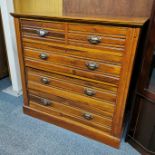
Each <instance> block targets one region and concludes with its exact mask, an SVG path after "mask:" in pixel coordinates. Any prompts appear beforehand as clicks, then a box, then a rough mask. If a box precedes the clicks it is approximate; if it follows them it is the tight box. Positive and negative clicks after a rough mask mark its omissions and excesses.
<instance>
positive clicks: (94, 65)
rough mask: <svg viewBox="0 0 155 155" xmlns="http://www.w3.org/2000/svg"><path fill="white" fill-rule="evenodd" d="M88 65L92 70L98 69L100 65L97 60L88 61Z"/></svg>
mask: <svg viewBox="0 0 155 155" xmlns="http://www.w3.org/2000/svg"><path fill="white" fill-rule="evenodd" d="M86 66H87V67H88V69H90V70H96V69H97V68H98V67H99V65H98V64H97V63H96V62H87V63H86Z"/></svg>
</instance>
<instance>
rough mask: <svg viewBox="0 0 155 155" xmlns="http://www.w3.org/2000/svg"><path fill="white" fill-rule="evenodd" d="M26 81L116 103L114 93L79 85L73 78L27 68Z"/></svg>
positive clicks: (87, 85)
mask: <svg viewBox="0 0 155 155" xmlns="http://www.w3.org/2000/svg"><path fill="white" fill-rule="evenodd" d="M27 79H28V81H33V82H37V83H40V84H43V85H46V86H49V87H53V88H58V89H63V90H66V91H68V92H73V93H77V94H80V95H82V96H87V97H89V98H94V99H97V100H103V101H108V102H111V103H113V104H115V102H116V92H112V91H109V90H106V89H101V88H97V87H96V86H95V84H94V86H92V84H91V85H90V83H88V84H84V83H79V81H78V80H77V79H75V78H70V77H68V78H66V77H64V76H61V75H54V74H48V73H46V72H43V71H38V70H34V69H29V68H27Z"/></svg>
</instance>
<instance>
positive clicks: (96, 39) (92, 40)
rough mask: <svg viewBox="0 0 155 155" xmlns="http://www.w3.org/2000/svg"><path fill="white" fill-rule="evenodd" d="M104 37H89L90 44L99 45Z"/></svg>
mask: <svg viewBox="0 0 155 155" xmlns="http://www.w3.org/2000/svg"><path fill="white" fill-rule="evenodd" d="M101 39H102V37H100V36H89V37H88V41H89V43H90V44H99V43H100V42H101Z"/></svg>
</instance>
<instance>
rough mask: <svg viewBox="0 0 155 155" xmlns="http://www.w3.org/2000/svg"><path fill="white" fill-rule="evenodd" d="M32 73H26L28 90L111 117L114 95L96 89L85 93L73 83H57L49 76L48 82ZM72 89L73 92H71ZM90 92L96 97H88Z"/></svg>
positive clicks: (81, 87) (82, 88)
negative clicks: (49, 95)
mask: <svg viewBox="0 0 155 155" xmlns="http://www.w3.org/2000/svg"><path fill="white" fill-rule="evenodd" d="M33 73H34V72H33V71H28V72H27V79H28V89H31V90H35V91H40V92H44V93H48V94H51V95H54V96H58V97H60V98H64V100H69V101H71V105H72V106H77V105H76V104H79V105H78V106H80V105H82V106H81V108H82V107H85V108H86V109H89V108H90V109H92V110H93V109H100V111H103V115H104V116H107V117H112V116H113V112H114V107H115V102H114V101H115V98H116V97H115V95H112V94H110V93H108V92H101V91H99V90H98V89H97V88H96V90H95V89H90V90H87V91H88V92H85V91H86V89H85V88H84V87H83V86H78V85H76V84H74V83H73V84H70V83H68V82H65V81H58V80H57V81H54V80H53V79H52V77H49V76H48V80H47V78H46V79H43V78H42V77H41V75H39V74H36V72H35V74H36V75H34V74H33ZM52 80H53V82H52ZM74 81H76V80H74ZM50 83H51V84H50ZM60 84H61V85H60ZM73 87H74V89H75V91H74V90H73ZM76 87H77V88H76ZM92 90H93V91H94V92H95V91H96V92H95V93H96V94H98V95H97V96H96V97H93V96H90V95H92V93H93V92H92ZM83 91H84V92H83ZM90 91H91V92H90ZM106 93H107V94H106ZM101 94H103V95H104V96H105V98H104V97H101V96H100V95H101ZM94 96H95V94H94ZM99 96H100V98H99ZM101 98H102V99H101ZM58 99H59V98H58ZM88 107H89V108H88ZM85 108H84V109H85ZM82 109H83V108H82ZM96 112H97V111H96Z"/></svg>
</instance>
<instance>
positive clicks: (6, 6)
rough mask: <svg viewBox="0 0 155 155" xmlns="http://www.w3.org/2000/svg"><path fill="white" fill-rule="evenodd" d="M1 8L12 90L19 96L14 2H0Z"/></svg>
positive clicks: (9, 0) (19, 79) (6, 0)
mask: <svg viewBox="0 0 155 155" xmlns="http://www.w3.org/2000/svg"><path fill="white" fill-rule="evenodd" d="M0 7H1V12H2V20H3V28H4V36H5V42H6V50H7V56H8V62H9V68H10V76H11V80H12V89H13V91H14V92H15V93H16V94H17V95H18V94H19V93H21V89H22V86H21V78H20V69H19V62H18V54H17V46H16V37H15V30H14V21H13V18H12V17H11V16H10V14H9V13H10V12H13V11H14V9H13V0H0Z"/></svg>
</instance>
